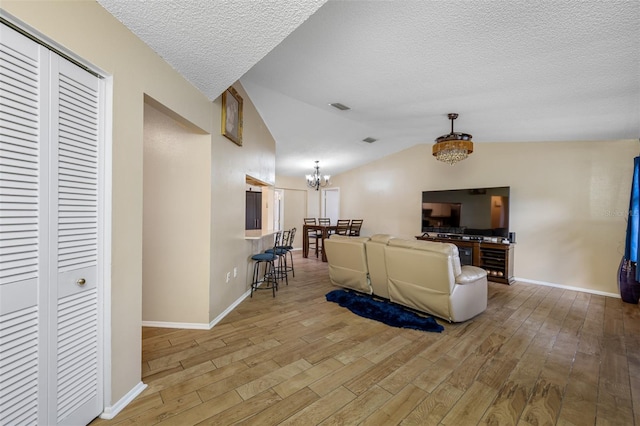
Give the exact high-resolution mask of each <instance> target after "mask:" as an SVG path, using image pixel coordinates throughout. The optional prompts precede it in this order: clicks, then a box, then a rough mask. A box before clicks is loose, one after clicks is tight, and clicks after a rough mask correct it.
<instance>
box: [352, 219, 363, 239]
mask: <svg viewBox="0 0 640 426" xmlns="http://www.w3.org/2000/svg"><path fill="white" fill-rule="evenodd" d="M362 222H364V220H363V219H352V220H351V225H350V226H349V235H350V236H352V237H359V236H360V228H362Z"/></svg>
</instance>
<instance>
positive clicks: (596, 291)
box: [515, 277, 620, 299]
mask: <svg viewBox="0 0 640 426" xmlns="http://www.w3.org/2000/svg"><path fill="white" fill-rule="evenodd" d="M515 280H516V281H520V282H523V283H529V284H537V285H544V286H547V287H556V288H561V289H564V290H573V291H580V292H582V293H590V294H597V295H599V296H607V297H615V298H618V299H620V295H619V294H617V293H607V292H605V291H599V290H590V289H588V288H583V287H572V286H569V285H562V284H556V283H550V282H546V281H538V280H529V279H527V278H518V277H515Z"/></svg>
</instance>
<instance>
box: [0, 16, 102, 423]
mask: <svg viewBox="0 0 640 426" xmlns="http://www.w3.org/2000/svg"><path fill="white" fill-rule="evenodd" d="M1 31H2V34H1V37H0V40H2V41H1V42H0V51H1V53H0V54H1V55H2V57H0V85H2V94H1V95H0V108H1V109H0V114H1V115H0V137H1V138H2V139H1V140H0V144H1V145H0V172H1V175H0V196H1V197H2V198H1V199H0V201H1V206H0V242H1V244H2V246H1V247H0V255H1V256H2V257H1V258H0V265H1V266H2V273H0V298H1V301H0V425H4V424H47V425H50V424H72V425H78V424H86V423H88V422H89V421H91V420H92V419H93V418H94V417H96V416H97V415H99V414H100V412H101V411H102V371H101V355H102V353H101V350H102V349H101V346H100V342H101V336H100V321H99V319H100V315H101V311H100V300H99V292H98V273H97V268H98V266H99V265H98V258H99V253H98V247H99V212H100V208H101V205H100V204H99V195H100V192H99V188H101V182H100V181H99V176H100V173H99V171H100V155H99V154H100V151H99V143H98V142H99V140H100V120H99V117H100V110H99V107H100V99H101V87H102V86H101V83H100V80H99V79H98V78H97V77H95V76H93V75H91V74H89V73H87V72H86V71H84V70H82V69H81V68H79V67H77V66H76V65H74V64H72V63H71V62H69V61H67V60H66V59H64V58H62V57H60V56H58V55H56V54H55V53H53V52H50V51H49V50H47V49H46V48H44V47H42V46H40V45H38V44H36V43H34V42H32V41H31V40H28V39H26V38H25V37H24V36H22V35H19V34H18V33H16V32H15V31H13V30H11V29H9V28H7V27H6V26H4V25H2V28H1ZM24 45H26V46H27V47H26V48H25V46H24ZM25 52H26V53H25ZM27 70H29V71H28V72H27ZM25 354H27V355H28V356H26V357H25ZM23 370H24V372H23ZM13 383H15V386H13V385H12V384H13Z"/></svg>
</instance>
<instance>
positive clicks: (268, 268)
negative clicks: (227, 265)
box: [250, 233, 280, 297]
mask: <svg viewBox="0 0 640 426" xmlns="http://www.w3.org/2000/svg"><path fill="white" fill-rule="evenodd" d="M278 234H279V233H278ZM278 234H276V237H275V238H274V244H273V248H274V252H273V253H267V252H264V253H258V254H254V255H253V256H251V260H253V261H254V262H255V263H254V264H253V278H252V281H251V294H250V297H253V292H254V291H257V290H271V291H273V297H276V290H278V275H279V274H278V270H277V269H276V260H278V255H277V254H275V248H276V244H277V241H278V239H279V238H280V236H279V235H278ZM261 265H262V267H264V272H263V274H262V276H260V267H261ZM261 284H265V286H262V285H261Z"/></svg>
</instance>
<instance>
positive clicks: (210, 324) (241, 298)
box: [209, 290, 251, 329]
mask: <svg viewBox="0 0 640 426" xmlns="http://www.w3.org/2000/svg"><path fill="white" fill-rule="evenodd" d="M249 295H251V290H247V291H245V292H244V294H243V295H242V296H240V297H239V298H238V300H236V301H235V302H233V303H232V304H231V305H229V307H227V309H225V310H224V311H222V313H221V314H220V315H218V316H217V317H215V318H214V319H213V321H211V322H210V323H209V329H211V328H213V326H214V325H216V324H217V323H219V322H220V321H222V319H223V318H224V317H226V316H227V315H229V313H230V312H231V311H233V310H234V309H235V308H236V307H237V306H238V305H239V304H240V303H242V301H243V300H244V299H246V298H247V297H249Z"/></svg>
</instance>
